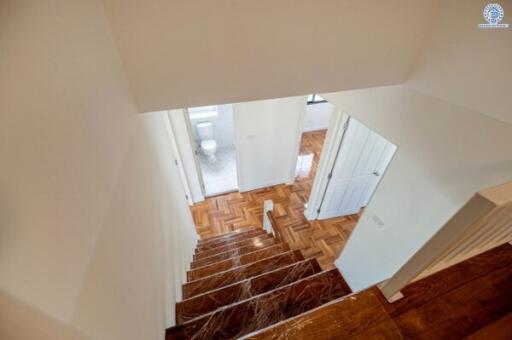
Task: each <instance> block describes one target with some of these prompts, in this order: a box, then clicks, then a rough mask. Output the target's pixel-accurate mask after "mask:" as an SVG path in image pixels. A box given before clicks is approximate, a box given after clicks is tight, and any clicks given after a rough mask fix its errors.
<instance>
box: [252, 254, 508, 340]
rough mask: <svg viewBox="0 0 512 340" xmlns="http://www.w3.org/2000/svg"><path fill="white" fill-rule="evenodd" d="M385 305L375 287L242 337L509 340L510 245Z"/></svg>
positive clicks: (415, 285)
mask: <svg viewBox="0 0 512 340" xmlns="http://www.w3.org/2000/svg"><path fill="white" fill-rule="evenodd" d="M402 294H403V295H404V298H402V299H400V300H398V301H396V302H394V303H388V302H387V301H386V300H385V299H384V297H383V296H382V294H381V293H380V291H379V290H378V289H377V288H376V287H372V288H369V289H367V290H364V291H362V292H359V293H355V294H351V295H349V296H345V297H343V298H341V299H338V300H334V301H332V302H330V303H328V304H325V305H323V306H321V307H319V308H316V309H313V310H310V311H307V312H305V313H303V314H301V315H298V316H296V317H294V318H290V319H287V320H286V321H284V322H281V323H279V324H275V325H272V326H269V327H267V328H265V329H260V330H257V331H255V332H253V333H251V334H247V335H245V336H244V337H243V338H244V339H290V340H291V339H308V340H309V339H313V338H316V339H348V338H350V339H373V338H382V339H511V338H512V323H511V322H510V321H512V317H511V313H512V246H511V245H510V244H504V245H502V246H499V247H497V248H495V249H492V250H490V251H487V252H485V253H483V254H480V255H478V256H475V257H473V258H470V259H468V260H466V261H464V262H461V263H459V264H457V265H455V266H452V267H449V268H447V269H445V270H443V271H440V272H438V273H435V274H434V275H431V276H429V277H426V278H423V279H421V280H418V281H416V282H413V283H411V284H409V285H408V286H406V287H405V288H404V289H403V290H402Z"/></svg>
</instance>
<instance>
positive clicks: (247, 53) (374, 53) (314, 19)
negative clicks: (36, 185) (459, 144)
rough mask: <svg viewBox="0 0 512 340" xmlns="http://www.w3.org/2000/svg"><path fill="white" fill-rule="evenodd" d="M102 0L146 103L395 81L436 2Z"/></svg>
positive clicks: (166, 105)
mask: <svg viewBox="0 0 512 340" xmlns="http://www.w3.org/2000/svg"><path fill="white" fill-rule="evenodd" d="M104 2H105V8H106V11H107V14H108V16H109V19H110V22H111V24H112V28H113V30H114V33H115V36H116V40H117V44H118V46H119V49H120V52H121V56H122V58H123V61H124V64H125V66H126V69H127V72H128V75H129V79H130V83H131V88H132V89H133V93H134V96H135V97H136V101H137V104H138V106H139V110H140V111H142V112H144V111H155V110H162V109H170V108H182V107H193V106H202V105H211V104H212V103H218V104H222V103H236V102H243V101H249V100H258V99H267V98H279V97H289V96H296V95H304V94H308V93H315V91H316V92H318V93H322V92H329V91H341V90H347V89H354V88H365V87H371V86H383V85H391V84H398V83H401V82H402V81H403V80H404V79H405V77H406V75H407V72H408V71H409V70H410V67H411V64H412V62H413V61H414V58H415V57H416V56H417V52H418V48H419V47H420V45H421V43H422V42H423V38H424V35H425V33H426V32H427V30H428V29H429V24H430V20H431V18H432V16H433V14H435V13H436V4H437V3H438V2H439V1H438V0H390V1H374V0H358V1H353V0H338V1H320V2H319V1H309V0H259V1H233V0H216V1H214V2H213V1H211V0H196V1H168V0H145V1H144V2H141V1H140V0H105V1H104ZM312 46H314V47H312Z"/></svg>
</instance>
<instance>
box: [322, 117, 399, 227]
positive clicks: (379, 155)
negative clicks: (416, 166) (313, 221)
mask: <svg viewBox="0 0 512 340" xmlns="http://www.w3.org/2000/svg"><path fill="white" fill-rule="evenodd" d="M344 130H345V131H344V133H343V136H342V139H341V143H340V145H339V148H338V151H337V154H336V155H335V158H334V164H333V166H332V167H331V169H330V172H329V174H328V178H327V186H326V188H325V191H324V192H323V195H322V199H321V202H320V206H319V209H318V210H317V214H318V215H317V218H318V219H327V218H332V217H337V216H345V215H351V214H356V213H359V212H360V210H361V209H362V208H364V207H366V206H367V204H368V202H369V201H370V198H371V197H372V195H373V193H374V192H375V189H376V188H377V185H378V184H379V182H380V180H381V178H382V176H383V174H384V172H385V171H386V169H387V167H388V165H389V163H390V161H391V159H392V157H393V155H394V153H395V151H396V149H397V147H396V146H395V145H394V144H393V143H391V142H389V141H388V140H386V139H385V138H384V137H382V136H380V135H379V134H377V133H376V132H375V131H373V130H371V129H370V128H368V127H367V126H365V125H364V124H362V123H361V122H359V121H358V120H356V119H354V118H351V117H348V118H347V120H346V122H345V124H344Z"/></svg>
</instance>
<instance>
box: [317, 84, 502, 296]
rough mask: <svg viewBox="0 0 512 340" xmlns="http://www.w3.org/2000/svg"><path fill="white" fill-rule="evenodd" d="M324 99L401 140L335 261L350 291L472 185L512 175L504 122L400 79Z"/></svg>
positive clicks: (407, 252) (429, 229)
mask: <svg viewBox="0 0 512 340" xmlns="http://www.w3.org/2000/svg"><path fill="white" fill-rule="evenodd" d="M325 98H326V99H328V100H329V101H331V102H332V103H333V104H334V105H335V107H336V108H340V109H341V110H343V112H345V113H348V114H350V115H353V116H354V117H355V118H356V119H358V120H360V121H361V122H362V123H364V124H365V125H367V126H368V127H370V128H372V129H374V130H375V131H376V132H378V133H379V134H380V135H382V136H383V137H385V138H386V139H388V140H389V141H391V142H392V143H394V144H396V145H397V146H398V151H397V152H396V154H395V157H394V158H393V160H392V162H391V164H390V166H389V168H388V171H387V172H386V174H385V175H384V177H383V179H382V181H381V183H380V185H379V187H378V188H377V190H376V192H375V195H374V197H373V198H372V200H371V201H370V204H369V205H368V207H367V208H366V210H365V212H364V214H363V216H362V218H361V220H360V222H359V223H358V225H357V227H356V228H355V229H354V232H353V233H352V235H351V237H350V239H349V241H348V243H347V245H346V247H345V248H344V250H343V252H342V254H341V256H340V258H339V259H338V260H337V262H336V264H337V266H338V268H340V269H341V271H342V273H343V275H344V277H345V279H346V280H347V282H348V283H349V285H350V286H351V287H352V288H353V289H354V290H360V289H363V288H366V287H368V286H370V285H373V284H375V283H377V282H379V281H381V280H385V279H387V278H389V277H390V276H391V275H392V274H393V273H395V272H396V271H397V270H398V269H399V268H400V266H401V265H403V264H404V263H405V261H406V260H407V259H408V258H410V256H412V255H413V254H414V253H415V252H416V251H417V250H418V249H419V247H420V246H421V245H423V244H424V242H425V241H427V240H428V239H429V238H430V237H431V236H432V235H433V234H434V233H435V232H436V231H437V230H438V229H439V228H440V227H441V226H442V225H443V224H444V223H445V222H446V221H447V220H448V219H449V218H450V217H451V216H452V215H453V214H454V213H455V212H456V211H457V210H458V209H460V207H461V206H462V205H463V204H464V203H465V202H466V201H467V200H468V199H469V198H470V197H471V196H472V195H473V194H474V193H475V192H476V191H478V190H480V189H482V188H485V187H488V186H492V185H496V184H500V183H502V182H506V181H509V180H510V179H511V176H512V175H511V174H512V150H511V149H510V145H512V126H510V125H508V124H505V123H501V122H499V121H496V120H494V119H491V118H489V117H487V116H485V115H482V114H480V113H477V112H474V111H470V110H467V109H465V108H462V107H460V106H457V105H453V104H450V103H448V102H445V101H442V100H439V99H437V98H434V97H430V96H426V95H423V94H421V93H419V92H416V91H414V90H411V89H409V88H407V87H405V86H392V87H383V88H374V89H367V90H356V91H347V92H340V93H335V94H326V95H325ZM380 222H382V224H381V223H380Z"/></svg>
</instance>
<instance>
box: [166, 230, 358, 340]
mask: <svg viewBox="0 0 512 340" xmlns="http://www.w3.org/2000/svg"><path fill="white" fill-rule="evenodd" d="M190 268H191V269H190V271H188V272H187V279H188V282H187V283H185V284H184V285H183V301H181V302H178V303H177V304H176V326H174V327H171V328H169V329H167V331H166V336H165V337H166V340H170V339H192V338H193V339H231V338H237V337H241V336H244V335H246V334H249V333H251V332H254V331H258V330H261V329H263V328H266V327H268V326H271V325H273V324H276V323H278V322H280V321H284V320H287V319H289V318H292V317H295V316H297V315H299V314H301V313H304V312H307V311H309V310H311V309H314V308H316V307H319V306H321V305H323V304H325V303H327V302H329V301H332V300H335V299H338V298H340V297H343V296H345V295H347V294H350V288H349V287H348V285H347V284H346V283H345V281H344V280H343V278H342V276H341V274H340V273H339V272H338V270H337V269H333V270H329V271H322V269H321V268H320V265H319V264H318V262H317V261H316V259H314V258H312V259H304V257H303V256H302V254H301V252H300V251H299V250H291V249H290V247H289V245H288V244H287V243H286V242H284V241H282V240H280V239H277V238H274V237H273V236H272V235H270V234H268V233H266V232H265V231H264V230H263V229H261V228H256V227H250V228H244V229H239V230H237V231H233V232H231V233H228V234H224V235H220V236H215V237H211V238H207V239H203V240H200V241H199V243H198V245H197V247H196V253H195V255H194V261H193V262H192V263H191V266H190Z"/></svg>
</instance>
